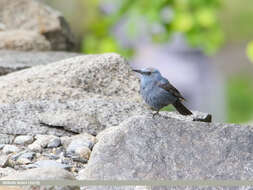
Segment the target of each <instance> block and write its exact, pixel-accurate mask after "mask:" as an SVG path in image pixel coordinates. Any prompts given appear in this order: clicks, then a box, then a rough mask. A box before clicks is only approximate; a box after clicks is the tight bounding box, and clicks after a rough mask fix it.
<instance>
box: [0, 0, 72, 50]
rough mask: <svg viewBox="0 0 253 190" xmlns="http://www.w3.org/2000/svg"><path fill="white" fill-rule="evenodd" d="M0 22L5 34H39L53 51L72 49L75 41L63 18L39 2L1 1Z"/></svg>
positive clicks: (25, 0)
mask: <svg viewBox="0 0 253 190" xmlns="http://www.w3.org/2000/svg"><path fill="white" fill-rule="evenodd" d="M24 10H25V11H24ZM0 21H1V23H2V24H3V26H4V27H2V28H3V29H4V30H5V31H7V32H8V31H9V30H15V29H18V30H30V31H34V32H36V33H38V34H41V35H42V36H44V37H45V38H46V39H47V40H48V41H49V42H50V46H51V48H52V49H53V50H73V49H74V46H75V40H74V38H73V35H72V33H71V32H70V29H69V26H68V24H67V23H66V21H65V19H64V18H63V16H62V15H61V14H60V13H59V12H58V11H56V10H53V9H51V8H50V7H48V6H46V5H44V4H42V3H41V2H39V1H36V0H18V1H9V0H1V1H0Z"/></svg>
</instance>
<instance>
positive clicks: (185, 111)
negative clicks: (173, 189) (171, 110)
mask: <svg viewBox="0 0 253 190" xmlns="http://www.w3.org/2000/svg"><path fill="white" fill-rule="evenodd" d="M173 106H174V107H175V108H176V110H177V111H178V112H179V113H181V114H182V115H192V112H191V111H190V110H188V109H187V108H186V107H185V106H184V105H183V104H182V103H181V102H180V100H177V101H176V102H175V103H174V104H173Z"/></svg>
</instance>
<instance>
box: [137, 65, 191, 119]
mask: <svg viewBox="0 0 253 190" xmlns="http://www.w3.org/2000/svg"><path fill="white" fill-rule="evenodd" d="M133 71H135V72H137V73H140V74H141V89H140V92H141V95H142V97H143V99H144V101H145V102H146V103H147V104H148V105H149V106H150V107H151V108H152V109H153V110H155V111H156V113H155V114H153V116H155V115H157V114H159V111H160V109H162V108H163V107H165V106H167V105H169V104H172V105H173V106H174V107H175V108H176V110H177V111H178V112H179V113H180V114H182V115H191V114H192V112H191V111H190V110H188V109H187V108H186V107H185V106H184V105H183V104H182V103H181V102H182V101H183V100H185V99H184V97H183V96H182V95H181V94H180V92H179V91H178V90H177V89H176V88H175V87H174V86H172V84H170V82H169V81H168V80H167V79H166V78H164V77H162V75H161V73H160V72H159V71H158V70H157V69H154V68H146V69H142V70H136V69H134V70H133Z"/></svg>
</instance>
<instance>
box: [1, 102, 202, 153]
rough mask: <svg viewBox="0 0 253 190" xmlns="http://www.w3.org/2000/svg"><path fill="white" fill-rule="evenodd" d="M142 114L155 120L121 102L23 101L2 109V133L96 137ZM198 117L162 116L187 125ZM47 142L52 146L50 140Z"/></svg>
mask: <svg viewBox="0 0 253 190" xmlns="http://www.w3.org/2000/svg"><path fill="white" fill-rule="evenodd" d="M143 114H149V115H150V117H151V116H152V112H151V111H150V110H149V109H147V108H146V106H144V105H143V104H140V103H136V102H129V101H123V100H120V99H114V100H113V99H108V98H89V99H86V100H69V101H61V102H59V101H31V102H30V101H29V102H28V101H24V102H18V103H15V104H5V105H0V115H1V117H0V131H1V133H2V134H5V135H7V137H8V135H10V134H12V135H36V134H51V135H55V136H70V135H73V134H76V133H82V132H86V133H90V134H93V135H96V134H98V133H99V132H101V131H103V130H104V129H105V128H109V127H114V126H118V125H119V124H120V123H121V122H123V121H124V120H126V119H128V118H129V117H132V116H135V115H143ZM198 114H199V113H196V115H195V116H193V117H180V116H178V114H177V113H170V112H161V116H163V117H167V118H177V119H179V120H180V119H181V120H184V121H192V120H193V119H195V117H196V118H197V117H198ZM161 116H157V117H158V118H159V117H161ZM7 137H6V138H7ZM0 140H1V139H0ZM2 140H4V139H2ZM7 140H8V139H6V140H4V141H3V142H2V144H3V143H5V142H6V141H7ZM45 142H46V143H49V140H46V141H45ZM39 144H40V143H39ZM34 145H36V146H34ZM37 145H38V143H37V142H36V141H35V142H34V143H33V144H30V145H29V147H30V148H31V147H33V148H31V149H32V150H35V149H36V150H37V149H41V148H42V147H43V146H41V145H38V146H37ZM45 146H46V145H45Z"/></svg>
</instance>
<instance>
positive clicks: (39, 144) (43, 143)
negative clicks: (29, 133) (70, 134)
mask: <svg viewBox="0 0 253 190" xmlns="http://www.w3.org/2000/svg"><path fill="white" fill-rule="evenodd" d="M57 138H58V137H56V136H54V135H36V136H35V139H36V140H35V141H34V142H33V143H32V144H30V145H29V146H28V148H29V149H30V150H33V151H36V152H41V151H42V150H43V148H45V147H47V145H48V143H49V142H50V141H51V142H52V141H54V139H57Z"/></svg>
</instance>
